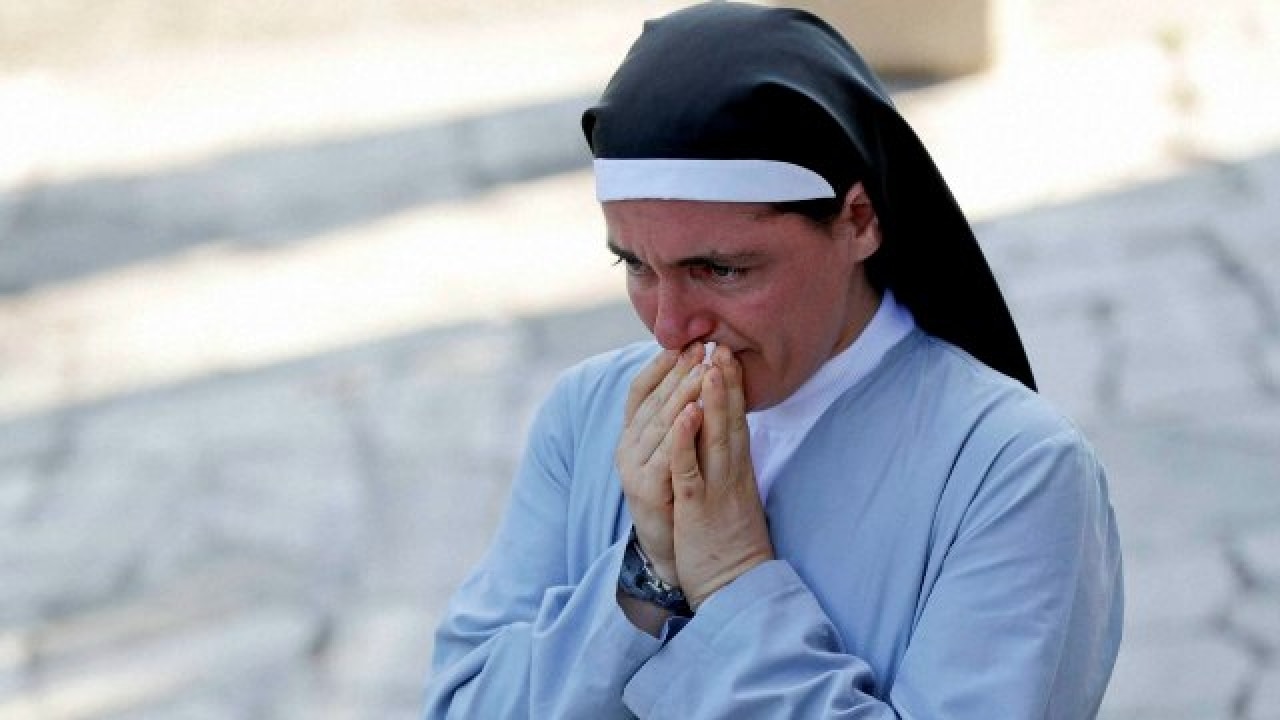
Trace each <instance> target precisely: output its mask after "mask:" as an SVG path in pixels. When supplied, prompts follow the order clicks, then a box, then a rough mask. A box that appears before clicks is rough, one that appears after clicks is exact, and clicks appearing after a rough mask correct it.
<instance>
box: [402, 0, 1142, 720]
mask: <svg viewBox="0 0 1280 720" xmlns="http://www.w3.org/2000/svg"><path fill="white" fill-rule="evenodd" d="M582 128H583V131H584V134H585V137H586V141H587V143H588V145H589V146H590V148H591V151H592V154H593V156H594V158H595V160H594V169H595V179H596V192H597V196H598V199H599V201H600V203H601V207H602V209H603V213H604V217H605V224H606V227H607V231H608V236H607V239H606V242H607V244H608V247H609V249H610V250H611V251H612V252H613V253H614V254H615V255H616V256H617V259H618V262H619V264H620V265H621V266H622V267H623V274H624V275H625V282H626V286H627V290H628V294H629V296H630V299H631V302H632V305H633V306H634V308H635V311H636V313H637V314H638V316H639V317H640V319H641V320H642V321H643V322H644V324H645V326H646V327H647V328H648V330H649V331H650V333H651V334H652V336H653V337H652V341H649V342H642V343H638V344H635V345H631V346H628V347H623V348H620V349H617V350H615V351H613V352H609V353H605V354H603V355H600V356H597V357H593V358H590V359H588V360H586V361H585V362H583V363H581V364H579V365H577V366H576V367H572V368H570V369H568V370H567V371H565V372H564V373H563V375H562V376H561V377H560V379H559V381H558V383H557V384H556V386H555V388H554V389H553V390H552V392H551V394H550V396H549V397H548V398H547V399H546V401H545V402H544V404H543V405H542V407H541V409H540V411H539V412H538V414H537V417H536V419H535V421H534V423H533V427H532V429H531V431H530V436H529V439H528V442H527V447H526V451H525V454H524V456H523V460H522V462H521V464H520V466H519V469H518V471H517V474H516V477H515V479H514V482H513V484H512V490H511V497H510V500H509V504H508V506H507V509H506V512H505V515H504V518H503V520H502V522H501V524H500V526H499V528H498V530H497V535H496V537H495V538H494V539H493V541H492V544H491V545H490V547H489V549H488V552H487V554H486V555H485V556H484V558H483V560H482V561H481V563H480V564H479V566H478V567H477V568H475V570H474V571H473V572H472V573H471V575H470V576H469V577H468V579H467V580H466V581H465V582H464V584H463V585H462V586H461V587H460V588H459V589H458V590H457V592H456V594H455V595H454V596H453V598H452V600H451V602H450V604H449V606H448V608H447V611H446V613H445V616H444V618H443V620H442V622H441V624H440V626H439V628H438V630H437V633H436V637H435V646H434V657H433V667H432V673H431V677H430V679H429V682H428V690H427V701H426V710H425V717H427V718H446V717H450V718H453V717H456V718H591V719H593V720H595V719H599V718H630V717H640V718H731V717H738V718H867V719H870V718H884V719H886V720H887V719H889V718H922V719H923V718H928V719H937V718H947V719H949V720H993V719H1000V718H1008V719H1009V720H1015V719H1016V720H1026V719H1029V718H1052V719H1062V720H1080V719H1083V718H1092V717H1095V716H1096V714H1097V712H1098V708H1099V704H1100V703H1101V700H1102V696H1103V693H1104V691H1105V689H1106V686H1107V682H1108V680H1109V678H1110V675H1111V670H1112V667H1113V665H1114V662H1115V658H1116V653H1117V650H1118V647H1119V642H1120V635H1121V623H1122V584H1121V559H1120V548H1119V542H1118V536H1117V530H1116V525H1115V518H1114V515H1113V513H1112V509H1111V505H1110V501H1109V499H1108V494H1107V484H1106V477H1105V474H1104V471H1103V468H1102V466H1101V464H1100V463H1099V460H1098V458H1097V457H1096V455H1095V453H1094V451H1093V450H1092V448H1091V447H1090V445H1089V444H1088V442H1087V441H1086V439H1085V438H1084V437H1083V436H1082V434H1081V432H1080V431H1079V430H1078V429H1077V428H1076V427H1075V426H1074V425H1073V424H1072V423H1071V422H1070V421H1069V420H1068V419H1066V418H1065V417H1064V416H1063V415H1061V414H1060V413H1059V412H1058V411H1056V410H1055V409H1054V408H1053V407H1051V406H1050V405H1049V403H1047V402H1046V401H1045V400H1044V399H1043V398H1042V397H1041V396H1040V395H1039V394H1037V392H1036V389H1035V380H1034V377H1033V375H1032V372H1031V368H1030V365H1029V363H1028V360H1027V357H1026V354H1025V352H1024V350H1023V347H1022V344H1021V341H1020V339H1019V336H1018V331H1017V328H1016V327H1015V325H1014V322H1013V319H1012V317H1011V315H1010V313H1009V310H1008V309H1007V307H1006V304H1005V301H1004V299H1003V297H1002V295H1001V292H1000V288H999V286H998V285H997V283H996V281H995V279H994V278H993V276H992V273H991V271H990V269H989V268H988V265H987V263H986V260H985V259H984V257H983V254H982V251H981V249H980V247H979V245H978V243H977V242H976V240H975V238H974V234H973V231H972V230H971V228H970V226H969V223H968V221H967V220H966V219H965V217H964V215H963V213H962V212H961V211H960V209H959V207H958V206H957V204H956V202H955V200H954V199H953V197H952V195H951V193H950V191H949V190H948V188H947V186H946V184H945V182H944V181H943V179H942V177H941V176H940V174H939V172H938V170H937V168H936V167H935V165H934V163H933V161H932V160H931V159H930V157H929V155H928V153H927V152H926V150H925V148H924V147H923V146H922V144H921V143H920V141H919V140H918V139H917V137H916V136H915V134H914V133H913V132H912V130H911V129H910V128H909V127H908V125H907V123H906V122H905V121H904V120H903V118H902V117H901V116H900V115H899V114H898V112H897V111H896V110H895V109H894V106H893V103H892V101H891V100H890V98H889V95H888V93H887V92H886V91H885V89H884V87H883V86H882V85H881V84H880V82H879V81H878V80H877V79H876V77H875V76H874V75H873V74H872V72H871V70H870V69H869V68H868V66H867V65H866V63H865V62H864V61H863V60H862V58H861V57H859V55H858V54H857V52H856V51H855V50H854V49H853V48H852V47H850V45H849V44H848V43H847V42H846V41H845V40H844V39H843V38H842V37H841V36H840V35H839V34H838V33H837V32H836V31H835V30H833V29H832V28H831V27H830V26H828V25H827V24H826V23H824V22H823V21H822V20H820V19H819V18H817V17H815V16H813V15H810V14H808V13H805V12H802V11H798V10H790V9H780V8H769V7H762V6H755V5H747V4H739V3H727V2H717V3H706V4H699V5H695V6H692V7H689V8H687V9H684V10H681V11H679V12H676V13H674V14H671V15H668V16H666V17H664V18H661V19H658V20H654V21H651V22H649V23H647V24H646V26H645V28H644V32H643V33H642V34H641V36H640V37H639V39H638V40H637V41H636V42H635V44H634V45H633V46H632V48H631V50H630V52H629V53H628V54H627V56H626V58H625V60H624V61H623V63H622V65H621V67H620V68H619V69H618V70H617V72H616V74H615V75H614V76H613V78H612V79H611V80H610V82H609V84H608V86H607V87H606V88H605V90H604V93H603V95H602V97H601V98H600V100H599V102H598V103H596V104H595V105H594V106H593V107H591V108H590V109H588V110H587V111H586V112H585V114H584V115H583V118H582Z"/></svg>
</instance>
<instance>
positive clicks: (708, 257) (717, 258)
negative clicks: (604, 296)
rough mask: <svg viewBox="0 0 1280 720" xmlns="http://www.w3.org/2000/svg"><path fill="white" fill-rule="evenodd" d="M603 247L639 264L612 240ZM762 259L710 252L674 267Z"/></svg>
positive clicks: (750, 254)
mask: <svg viewBox="0 0 1280 720" xmlns="http://www.w3.org/2000/svg"><path fill="white" fill-rule="evenodd" d="M605 245H606V246H607V247H608V248H609V252H611V253H613V254H614V255H617V256H618V257H619V258H620V259H622V260H623V261H624V262H627V263H639V262H640V258H638V257H636V254H635V253H633V252H631V251H630V250H625V249H623V248H620V247H618V245H617V243H615V242H614V241H613V238H608V239H607V240H605ZM763 257H764V253H760V252H750V251H748V252H738V253H722V252H716V251H714V250H712V251H711V252H708V253H706V254H705V255H691V256H689V257H686V258H681V259H679V260H677V261H676V262H675V263H674V265H675V266H676V267H701V266H705V265H728V266H735V265H749V264H751V263H753V262H757V261H759V260H761V259H762V258H763Z"/></svg>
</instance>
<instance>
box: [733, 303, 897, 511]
mask: <svg viewBox="0 0 1280 720" xmlns="http://www.w3.org/2000/svg"><path fill="white" fill-rule="evenodd" d="M915 326H916V321H915V318H913V317H912V316H911V311H910V310H908V309H907V308H905V307H903V306H902V305H899V304H898V302H897V301H896V300H895V299H894V297H893V293H892V292H891V291H889V290H886V291H885V293H884V297H883V298H882V299H881V300H880V307H879V308H878V309H877V310H876V314H875V315H874V316H873V317H872V318H871V322H869V323H867V326H866V327H865V328H863V330H862V332H861V333H860V334H859V335H858V337H857V338H855V339H854V341H853V342H852V343H849V347H847V348H845V349H844V350H842V351H841V352H840V354H838V355H836V356H835V357H833V358H831V359H830V360H828V361H826V362H825V363H823V365H822V367H820V368H818V371H817V372H816V373H814V374H813V376H812V377H810V378H809V379H808V380H806V381H805V382H804V384H803V385H801V386H800V387H799V388H797V389H796V391H795V392H793V393H791V396H790V397H788V398H787V399H786V400H783V401H782V402H780V403H778V404H777V405H774V406H773V407H771V408H767V409H765V410H761V411H759V412H752V413H747V427H748V428H750V430H751V462H752V464H753V465H754V466H755V470H756V485H757V486H758V487H759V488H760V499H761V501H763V500H766V499H767V498H768V497H769V490H770V489H771V488H772V487H773V483H774V481H775V480H777V479H778V473H779V471H780V470H781V469H782V466H783V465H784V464H786V462H787V460H788V459H789V458H790V457H791V455H792V454H793V453H794V452H795V450H796V448H797V447H799V446H800V441H801V440H804V436H805V435H808V434H809V431H810V430H811V429H813V426H814V425H815V424H816V423H817V422H818V418H820V417H822V414H823V413H825V412H826V411H827V408H829V407H831V403H833V402H835V400H836V398H838V397H840V396H841V395H843V394H844V393H845V391H846V390H848V389H849V388H851V387H853V386H854V384H855V383H857V382H858V381H859V380H861V379H862V378H864V377H866V376H867V374H868V373H870V372H871V371H872V370H874V369H875V368H876V366H877V365H879V364H880V361H881V360H883V359H884V356H885V354H886V353H888V352H889V350H890V348H892V347H893V346H894V345H897V344H898V342H899V341H901V340H902V339H903V338H904V337H906V336H907V334H908V333H910V332H911V330H912V328H914V327H915Z"/></svg>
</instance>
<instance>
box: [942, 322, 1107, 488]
mask: <svg viewBox="0 0 1280 720" xmlns="http://www.w3.org/2000/svg"><path fill="white" fill-rule="evenodd" d="M921 351H922V352H924V353H926V354H927V355H928V356H929V357H928V358H927V360H926V361H925V362H924V365H925V366H926V369H925V370H923V372H924V374H925V376H926V378H927V385H928V386H929V389H928V390H925V391H924V394H925V396H926V397H930V398H931V400H930V404H931V405H933V407H934V409H935V412H933V413H932V414H931V422H933V423H936V424H937V426H938V427H947V426H949V427H947V429H948V431H949V432H951V433H953V437H956V438H957V440H958V447H957V455H956V465H955V468H956V470H957V473H956V474H955V475H953V476H952V482H958V483H959V484H960V485H961V486H968V490H967V491H966V494H967V493H968V492H972V493H976V494H977V495H978V496H984V495H992V494H994V495H997V496H1005V497H1006V498H1007V497H1019V496H1022V495H1023V493H1048V494H1051V495H1056V496H1058V497H1059V498H1060V499H1065V497H1066V496H1072V497H1075V498H1077V499H1083V497H1089V496H1092V497H1098V496H1099V495H1101V496H1103V497H1105V493H1106V489H1105V482H1106V481H1105V473H1104V470H1103V467H1102V464H1101V462H1100V461H1099V459H1098V457H1097V454H1096V452H1095V451H1094V449H1093V446H1092V445H1091V444H1090V443H1089V441H1088V439H1087V438H1086V437H1085V434H1084V433H1083V431H1081V429H1080V428H1079V427H1078V426H1077V425H1076V424H1075V423H1074V422H1073V421H1072V420H1071V419H1070V418H1068V417H1067V416H1066V415H1065V414H1063V413H1062V412H1061V411H1060V410H1058V408H1056V407H1055V406H1054V405H1053V404H1052V403H1051V402H1050V401H1049V400H1048V399H1046V398H1045V397H1044V396H1043V395H1041V394H1039V393H1037V392H1035V391H1033V390H1030V389H1029V388H1027V387H1026V386H1024V385H1023V384H1022V383H1020V382H1018V381H1016V380H1013V379H1011V378H1009V377H1007V376H1005V375H1003V374H1001V373H999V372H997V371H995V370H992V369H991V368H989V367H987V366H986V365H984V364H982V363H981V362H979V361H978V360H976V359H975V358H973V357H972V356H970V355H969V354H968V353H966V352H964V351H963V350H961V349H959V348H957V347H955V346H954V345H951V344H949V343H947V342H945V341H943V340H939V339H937V338H933V337H929V336H923V347H922V349H921ZM1063 509H1064V510H1065V508H1063Z"/></svg>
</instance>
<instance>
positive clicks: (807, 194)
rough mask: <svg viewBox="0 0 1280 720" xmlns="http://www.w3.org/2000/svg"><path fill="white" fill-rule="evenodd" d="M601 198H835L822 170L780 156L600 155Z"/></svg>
mask: <svg viewBox="0 0 1280 720" xmlns="http://www.w3.org/2000/svg"><path fill="white" fill-rule="evenodd" d="M595 172H596V199H597V200H599V201H600V202H609V201H611V200H698V201H702V202H793V201H796V200H814V199H817V198H834V197H835V196H836V193H835V190H833V189H832V188H831V184H830V183H828V182H827V181H826V179H824V178H823V177H822V176H821V175H819V174H818V173H816V172H814V171H812V170H810V169H808V168H806V167H801V166H800V165H793V164H791V163H787V162H781V161H777V160H675V159H642V160H620V159H616V158H597V159H596V161H595Z"/></svg>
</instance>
